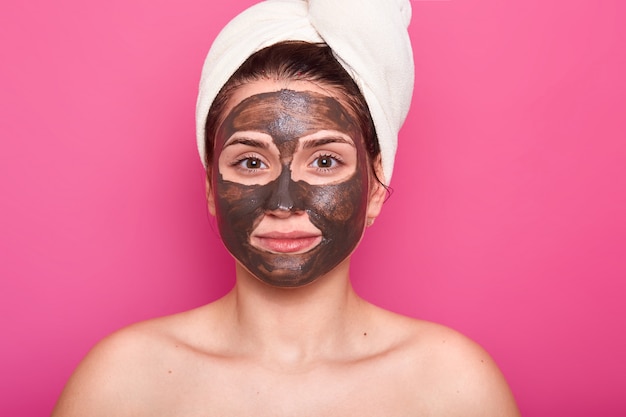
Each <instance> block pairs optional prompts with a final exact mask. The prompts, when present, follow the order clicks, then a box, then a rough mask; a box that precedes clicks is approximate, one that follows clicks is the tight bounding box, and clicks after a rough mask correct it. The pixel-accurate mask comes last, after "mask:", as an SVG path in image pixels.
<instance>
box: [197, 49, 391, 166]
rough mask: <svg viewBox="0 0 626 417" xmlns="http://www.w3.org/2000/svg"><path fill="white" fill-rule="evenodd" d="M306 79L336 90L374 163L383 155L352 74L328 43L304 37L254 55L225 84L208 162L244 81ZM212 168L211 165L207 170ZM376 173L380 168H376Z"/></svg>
mask: <svg viewBox="0 0 626 417" xmlns="http://www.w3.org/2000/svg"><path fill="white" fill-rule="evenodd" d="M262 79H276V80H303V81H310V82H314V83H316V84H319V85H320V86H321V87H323V88H326V89H330V90H333V91H335V92H337V93H338V94H339V98H340V99H341V101H342V102H344V104H346V105H347V107H348V110H350V111H351V112H352V113H353V114H354V115H355V116H356V117H357V120H358V124H359V127H360V129H361V133H362V135H363V140H364V141H365V146H366V148H367V151H368V154H369V159H370V163H371V164H372V167H373V166H374V163H375V161H376V160H377V159H378V156H379V155H380V147H379V145H378V138H377V137H376V130H375V128H374V122H373V121H372V116H371V115H370V112H369V108H368V106H367V102H366V101H365V98H364V97H363V94H362V93H361V91H360V90H359V87H358V86H357V84H356V83H355V82H354V80H353V79H352V77H350V75H349V74H348V73H347V72H346V70H345V69H344V68H343V67H342V66H341V64H340V63H339V62H338V61H337V59H336V58H335V57H334V56H333V53H332V50H331V49H330V48H329V47H328V46H327V45H325V44H314V43H309V42H301V41H288V42H281V43H277V44H274V45H272V46H269V47H267V48H264V49H261V50H260V51H258V52H256V53H254V54H253V55H251V56H250V57H249V58H248V59H247V60H246V61H245V62H244V63H243V64H242V65H241V67H239V69H238V70H237V71H236V72H235V73H234V74H233V75H232V76H231V77H230V79H229V80H228V81H227V82H226V84H224V86H223V87H222V89H221V90H220V92H219V93H218V94H217V96H216V97H215V100H214V101H213V104H212V105H211V109H210V110H209V114H208V116H207V120H206V125H205V145H206V146H205V149H206V151H205V152H206V155H205V156H206V161H207V166H208V167H210V166H211V165H212V164H213V142H214V139H215V134H216V130H217V128H218V127H219V124H220V123H221V121H222V118H223V117H225V115H223V114H222V113H223V112H224V109H225V107H226V105H227V104H228V100H229V99H230V97H231V95H232V93H233V92H234V91H235V90H236V89H237V88H238V87H240V86H242V85H243V84H246V83H249V82H252V81H257V80H262ZM209 171H210V170H208V169H207V173H208V172H209ZM372 173H373V174H374V175H376V171H375V169H374V168H372Z"/></svg>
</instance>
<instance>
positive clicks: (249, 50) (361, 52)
mask: <svg viewBox="0 0 626 417" xmlns="http://www.w3.org/2000/svg"><path fill="white" fill-rule="evenodd" d="M410 20H411V5H410V2H409V0H308V1H307V0H266V1H263V2H261V3H258V4H256V5H254V6H252V7H250V8H249V9H247V10H245V11H244V12H242V13H241V14H239V15H238V16H237V17H235V18H234V19H233V20H232V21H231V22H230V23H228V24H227V25H226V27H225V28H224V29H223V30H222V31H221V32H220V34H219V35H218V36H217V38H216V39H215V41H214V42H213V45H212V46H211V49H210V51H209V54H208V55H207V58H206V61H205V63H204V67H203V69H202V77H201V79H200V92H199V95H198V102H197V106H196V136H197V141H198V151H199V152H200V157H201V158H202V162H203V163H204V165H205V166H206V161H205V149H204V147H205V143H204V140H205V138H204V136H205V124H206V118H207V115H208V113H209V109H210V108H211V104H212V103H213V100H214V99H215V97H216V96H217V94H218V93H219V91H220V89H221V88H222V86H223V85H224V84H226V82H227V81H228V79H229V78H230V77H231V75H233V73H234V72H235V71H237V69H238V68H239V67H240V66H241V64H243V63H244V61H245V60H246V59H248V57H250V56H251V55H252V54H254V53H255V52H257V51H259V50H261V49H263V48H265V47H267V46H270V45H273V44H276V43H279V42H283V41H306V42H313V43H320V42H323V43H326V44H327V45H328V46H329V47H330V48H331V50H332V51H333V54H334V55H335V57H336V58H337V60H338V61H339V63H341V65H342V66H343V67H344V68H345V69H346V71H347V72H348V74H350V76H351V77H352V78H353V79H354V80H355V82H356V84H357V85H358V86H359V88H360V89H361V92H362V93H363V96H364V97H365V100H366V101H367V105H368V107H369V110H370V113H371V115H372V120H373V121H374V126H375V128H376V134H377V136H378V142H379V144H380V149H381V158H382V165H383V173H384V175H385V183H387V184H389V181H390V180H391V173H392V171H393V163H394V157H395V153H396V148H397V142H398V131H399V130H400V127H401V126H402V124H403V123H404V120H405V118H406V115H407V113H408V110H409V106H410V104H411V97H412V95H413V78H414V69H413V53H412V49H411V42H410V39H409V35H408V32H407V27H408V24H409V21H410Z"/></svg>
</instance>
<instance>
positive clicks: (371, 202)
mask: <svg viewBox="0 0 626 417" xmlns="http://www.w3.org/2000/svg"><path fill="white" fill-rule="evenodd" d="M374 169H375V172H376V176H374V175H372V176H371V178H370V189H369V196H368V202H367V225H368V226H369V225H371V224H372V223H373V222H374V220H375V219H376V217H378V215H379V214H380V211H381V210H382V208H383V203H384V202H385V199H386V198H387V189H386V188H385V187H384V186H383V184H384V183H385V174H384V173H383V167H382V164H381V161H380V156H379V157H378V158H376V162H375V163H374ZM379 180H380V182H379ZM381 182H382V183H383V184H381Z"/></svg>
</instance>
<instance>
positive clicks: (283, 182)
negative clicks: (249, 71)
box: [209, 80, 377, 287]
mask: <svg viewBox="0 0 626 417" xmlns="http://www.w3.org/2000/svg"><path fill="white" fill-rule="evenodd" d="M283 87H284V88H283ZM214 146H215V153H214V155H215V158H216V159H215V161H214V163H213V164H212V167H211V170H212V171H211V176H210V177H211V179H212V184H211V186H210V189H209V205H210V208H211V211H212V212H213V213H214V214H215V215H216V217H217V221H218V225H219V230H220V234H221V236H222V239H223V241H224V243H225V245H226V248H227V249H228V250H229V252H230V253H231V254H232V255H233V256H234V257H235V258H236V259H237V261H238V262H239V263H241V264H242V265H243V266H244V267H245V268H246V269H247V270H248V271H249V272H251V273H252V274H253V275H254V276H256V277H257V278H258V279H260V280H262V281H264V282H266V283H268V284H270V285H273V286H279V287H297V286H302V285H306V284H308V283H310V282H312V281H313V280H315V279H316V278H318V277H320V276H323V275H324V274H326V273H328V272H329V271H331V270H332V269H333V268H334V267H336V266H337V265H338V264H339V263H341V262H342V261H343V260H345V259H346V258H347V257H348V256H349V255H350V254H351V253H352V251H353V250H354V249H355V247H356V246H357V244H358V243H359V241H360V239H361V237H362V235H363V230H364V227H365V221H366V217H368V215H369V214H370V213H368V190H369V183H370V173H369V169H368V166H369V165H368V158H367V151H366V149H365V146H364V143H363V138H362V137H361V133H360V130H359V128H358V124H357V121H356V120H355V118H354V116H352V115H351V114H350V113H349V112H348V111H347V110H346V108H345V107H344V106H343V105H342V104H341V102H340V101H339V100H338V99H337V98H336V97H335V96H333V95H332V94H330V93H329V92H327V91H326V90H324V89H321V88H319V87H317V86H316V85H314V84H312V83H308V82H303V81H295V82H291V83H289V84H288V87H287V86H286V85H285V84H284V83H282V84H278V83H277V82H274V81H269V80H267V81H257V82H254V83H251V84H247V85H245V86H243V87H240V88H239V89H238V90H236V92H235V93H234V94H233V97H232V98H231V100H230V101H229V105H228V106H227V108H226V112H225V117H224V121H223V122H222V123H221V125H220V126H219V127H218V129H217V132H216V137H215V145H214ZM370 211H371V209H370ZM376 214H377V211H376Z"/></svg>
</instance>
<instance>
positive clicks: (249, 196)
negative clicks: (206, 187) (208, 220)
mask: <svg viewBox="0 0 626 417" xmlns="http://www.w3.org/2000/svg"><path fill="white" fill-rule="evenodd" d="M215 187H216V188H215V189H216V190H217V194H218V195H217V196H216V203H217V204H216V209H217V213H216V214H217V219H218V221H219V223H220V227H221V228H222V229H226V228H228V229H230V230H231V232H239V233H246V234H247V233H249V232H250V231H251V230H252V228H253V225H254V224H255V223H256V222H258V221H259V219H260V217H261V215H262V214H263V208H262V207H263V201H264V200H265V199H266V198H267V196H266V194H267V190H266V188H265V187H259V186H245V185H241V184H237V183H233V182H229V181H223V180H219V181H217V183H216V184H215Z"/></svg>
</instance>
